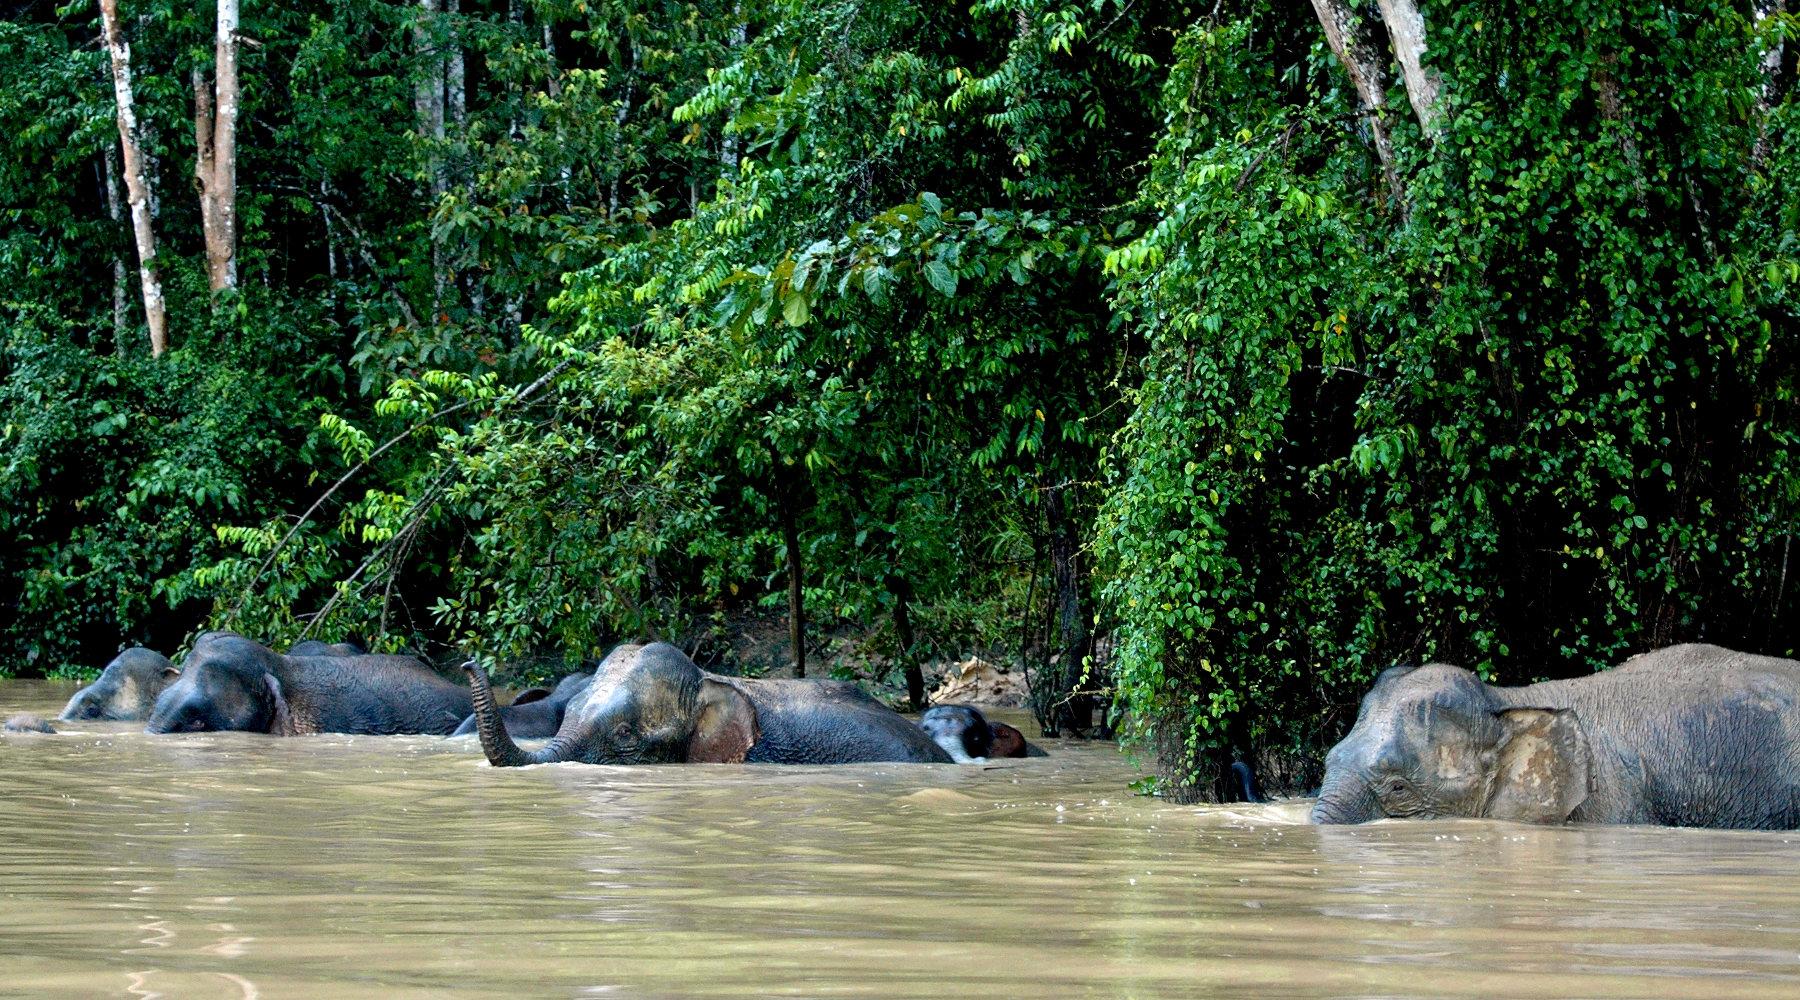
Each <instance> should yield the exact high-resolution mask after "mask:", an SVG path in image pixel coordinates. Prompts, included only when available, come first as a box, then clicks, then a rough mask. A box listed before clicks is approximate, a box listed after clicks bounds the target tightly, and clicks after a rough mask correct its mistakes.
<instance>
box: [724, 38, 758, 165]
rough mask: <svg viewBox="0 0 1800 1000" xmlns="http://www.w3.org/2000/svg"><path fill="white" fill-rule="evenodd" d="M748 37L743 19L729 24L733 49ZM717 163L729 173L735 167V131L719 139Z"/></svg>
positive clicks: (741, 46) (728, 132)
mask: <svg viewBox="0 0 1800 1000" xmlns="http://www.w3.org/2000/svg"><path fill="white" fill-rule="evenodd" d="M732 13H733V14H736V13H737V8H735V7H734V8H733V9H732ZM749 37H750V26H749V25H748V24H746V23H745V22H743V21H739V22H737V23H736V24H733V25H732V26H731V33H730V34H729V35H728V36H727V39H728V45H729V46H730V48H733V49H741V48H743V47H744V41H745V39H747V38H749ZM727 58H731V57H727ZM731 110H732V113H733V114H736V112H737V105H736V104H735V103H734V104H733V105H732V106H731ZM727 124H729V123H727ZM719 163H720V164H721V165H723V166H724V167H725V172H726V173H730V172H731V171H734V170H736V169H737V165H738V137H737V135H736V133H733V132H730V131H727V132H726V133H725V137H724V138H723V139H721V140H720V141H719Z"/></svg>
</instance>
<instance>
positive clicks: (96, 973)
mask: <svg viewBox="0 0 1800 1000" xmlns="http://www.w3.org/2000/svg"><path fill="white" fill-rule="evenodd" d="M71 690H72V687H71V686H69V685H60V684H51V683H44V682H6V683H3V684H0V716H5V715H10V714H11V713H13V712H15V711H20V710H30V711H35V712H39V713H41V714H43V715H44V716H45V717H49V716H50V715H53V714H54V712H55V711H56V710H57V709H58V708H60V706H61V704H62V702H63V700H64V699H65V698H66V697H67V696H68V694H69V693H70V691H71ZM1014 721H1017V720H1014ZM63 728H64V732H63V733H61V734H59V735H56V736H35V735H15V734H7V735H5V736H0V994H3V995H7V996H15V995H16V996H82V997H86V996H103V995H106V996H137V997H151V996H165V997H177V998H187V997H227V998H242V997H349V996H356V997H368V996H380V997H462V996H468V997H476V996H484V997H485V996H619V997H646V998H654V997H734V996H798V997H883V998H887V997H962V996H993V997H1163V996H1196V997H1413V996H1418V997H1484V998H1485V997H1558V998H1560V997H1696V998H1705V1000H1728V998H1736V997H1783V998H1793V997H1800V836H1797V835H1789V834H1766V833H1720V832H1706V831H1691V830H1663V829H1642V828H1551V829H1541V828H1534V827H1524V826H1513V825H1505V824H1496V823H1484V822H1432V823H1406V824H1396V823H1382V824H1376V825H1373V826H1367V827H1358V828H1342V829H1320V828H1315V827H1310V826H1307V825H1305V824H1304V818H1305V812H1306V803H1304V802H1289V803H1281V804H1276V805H1272V806H1256V807H1236V808H1226V807H1211V808H1205V807H1202V808H1192V807H1180V806H1172V805H1167V804H1163V803H1160V802H1157V801H1154V800H1148V799H1144V798H1141V797H1137V796H1134V795H1133V794H1131V792H1130V791H1128V790H1127V788H1126V787H1125V786H1126V783H1127V782H1128V781H1130V780H1131V779H1132V778H1134V777H1136V776H1137V773H1138V772H1137V771H1136V770H1134V768H1133V767H1132V766H1131V765H1130V762H1129V761H1127V760H1126V759H1124V758H1123V757H1121V756H1120V755H1119V754H1118V752H1117V751H1116V750H1114V749H1113V748H1111V747H1108V746H1094V745H1087V746H1080V745H1077V746H1066V745H1059V744H1056V743H1054V742H1051V743H1049V744H1048V746H1049V749H1050V752H1051V754H1052V756H1050V757H1048V758H1043V759H1031V760H1020V761H1003V762H999V763H997V764H995V765H992V766H989V767H976V766H961V767H959V766H917V765H915V766H898V765H858V766H850V767H836V768H796V767H774V766H765V767H729V766H693V767H642V768H602V767H587V766H581V765H553V766H548V767H536V768H527V769H520V770H496V769H494V768H490V767H488V766H487V764H486V763H485V762H484V761H483V759H482V757H481V752H480V749H479V747H477V746H476V744H475V742H474V739H473V738H472V737H463V738H456V739H437V738H429V737H386V738H371V737H346V736H319V737H305V738H298V739H274V738H270V737H264V736H251V735H246V734H237V733H229V734H201V735H189V736H158V737H149V736H144V735H142V734H141V733H139V732H137V731H136V729H137V728H138V727H136V726H134V725H123V724H117V725H100V724H91V723H90V724H79V723H69V724H63Z"/></svg>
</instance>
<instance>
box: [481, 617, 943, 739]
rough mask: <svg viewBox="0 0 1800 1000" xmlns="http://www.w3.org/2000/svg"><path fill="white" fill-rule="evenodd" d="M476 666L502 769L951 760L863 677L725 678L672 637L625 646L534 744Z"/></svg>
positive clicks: (487, 726) (486, 723)
mask: <svg viewBox="0 0 1800 1000" xmlns="http://www.w3.org/2000/svg"><path fill="white" fill-rule="evenodd" d="M464 669H465V670H466V671H467V672H468V674H469V682H470V686H471V688H472V690H473V694H474V700H475V717H476V729H477V732H479V734H480V736H481V746H482V749H483V750H484V751H485V752H486V753H487V757H488V760H489V761H491V762H492V763H493V764H494V765H495V766H497V767H516V766H520V765H524V764H546V763H557V762H563V761H576V762H581V763H587V764H651V763H675V762H690V763H774V764H846V763H853V762H859V761H904V762H923V763H946V764H947V763H949V762H950V758H949V757H948V756H946V755H945V754H944V752H943V751H942V750H941V749H939V748H938V746H937V744H936V743H933V742H932V741H931V739H930V737H928V736H926V735H925V731H924V730H922V729H920V728H919V727H917V726H915V725H913V724H912V723H910V722H908V721H906V720H905V719H903V718H901V717H900V716H899V715H897V714H895V713H894V712H893V711H892V710H890V709H888V708H887V707H886V706H884V705H882V704H881V703H879V702H877V701H875V700H874V699H872V698H870V697H868V696H867V695H865V694H863V693H862V692H860V691H858V690H857V689H856V688H855V687H854V686H853V685H849V684H843V683H838V682H833V681H801V680H748V679H743V678H735V677H733V678H727V677H720V676H718V675H716V674H709V673H707V672H706V671H704V670H701V669H700V668H699V667H697V666H695V665H694V662H693V661H692V660H690V659H688V658H687V656H686V655H685V654H683V653H682V652H681V651H680V650H679V649H676V648H675V647H673V646H670V645H668V644H666V643H652V644H650V645H647V646H621V647H619V648H617V649H614V650H613V651H612V652H611V653H610V654H608V655H607V657H606V659H605V660H604V661H602V662H601V664H600V666H599V669H598V670H596V671H595V675H594V681H593V686H592V687H591V689H590V690H589V691H588V693H587V696H586V697H585V698H584V699H581V700H580V701H579V703H571V705H570V706H569V708H568V710H567V712H566V713H565V715H564V717H563V723H562V726H561V727H560V728H559V729H558V730H557V732H556V735H555V736H553V737H551V739H550V741H549V742H548V743H547V744H545V745H544V746H543V747H542V748H540V749H538V750H536V751H531V752H527V751H523V750H520V749H519V747H518V746H517V745H516V744H515V743H513V741H512V737H511V736H510V735H509V734H508V733H507V731H506V727H505V724H504V723H502V722H501V719H500V712H499V709H498V708H497V706H496V705H495V703H494V696H493V691H492V690H491V689H490V688H489V686H488V680H487V674H486V673H485V672H483V671H482V670H481V668H480V667H479V666H478V665H476V664H475V663H474V662H473V661H471V662H470V663H468V664H465V665H464Z"/></svg>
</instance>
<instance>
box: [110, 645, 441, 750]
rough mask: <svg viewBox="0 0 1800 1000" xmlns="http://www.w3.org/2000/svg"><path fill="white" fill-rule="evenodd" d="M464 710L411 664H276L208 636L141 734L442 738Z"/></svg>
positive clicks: (316, 660)
mask: <svg viewBox="0 0 1800 1000" xmlns="http://www.w3.org/2000/svg"><path fill="white" fill-rule="evenodd" d="M469 708H470V702H469V692H468V691H467V690H465V689H464V688H463V687H462V686H461V685H460V684H456V683H453V682H451V681H449V680H446V679H445V678H443V677H440V676H438V675H437V674H436V673H435V672H433V671H432V670H431V668H430V667H427V666H426V665H425V664H424V663H421V662H420V661H418V660H415V659H413V658H411V657H407V656H381V655H374V656H357V657H343V656H283V655H281V654H279V653H277V652H275V651H274V650H271V649H269V648H268V647H267V646H264V645H262V644H261V643H258V642H252V641H251V640H249V639H246V638H244V637H243V636H241V635H237V634H235V633H231V632H208V633H206V634H204V635H202V636H201V637H200V638H199V639H198V640H196V641H195V643H194V648H193V651H192V652H190V653H188V655H187V659H186V660H185V661H183V663H182V670H181V677H180V678H179V679H178V680H176V682H175V683H174V684H171V685H170V686H169V687H168V689H167V690H165V691H164V692H163V693H162V696H161V697H159V698H158V699H157V700H156V707H155V708H154V709H153V710H152V711H151V713H150V719H149V722H148V724H147V725H145V727H144V731H145V732H148V733H178V732H208V731H214V730H228V729H229V730H244V731H248V732H255V733H272V734H275V735H278V736H292V735H302V734H309V733H370V734H394V733H435V734H438V735H443V734H445V733H448V732H450V731H451V730H452V729H455V728H456V724H457V723H458V722H460V721H462V718H463V716H465V715H467V714H469Z"/></svg>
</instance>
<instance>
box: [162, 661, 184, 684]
mask: <svg viewBox="0 0 1800 1000" xmlns="http://www.w3.org/2000/svg"><path fill="white" fill-rule="evenodd" d="M162 675H163V676H164V677H167V678H168V679H170V680H174V679H175V678H177V677H180V676H181V668H180V667H178V666H176V665H174V664H173V663H171V664H169V665H168V666H166V667H164V668H162Z"/></svg>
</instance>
